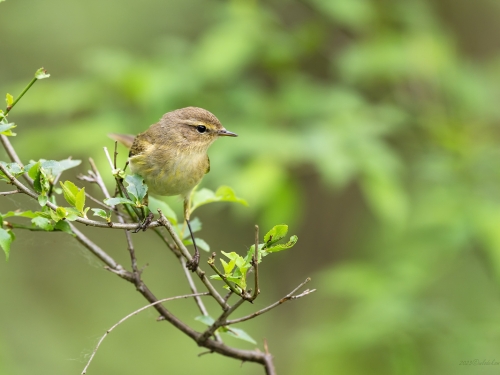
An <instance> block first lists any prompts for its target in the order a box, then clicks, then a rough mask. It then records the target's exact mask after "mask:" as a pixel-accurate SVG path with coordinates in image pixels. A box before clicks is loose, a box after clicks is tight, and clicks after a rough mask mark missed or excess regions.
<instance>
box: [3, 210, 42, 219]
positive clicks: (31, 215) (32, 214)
mask: <svg viewBox="0 0 500 375" xmlns="http://www.w3.org/2000/svg"><path fill="white" fill-rule="evenodd" d="M39 214H40V213H39V212H33V211H9V212H7V213H6V214H4V215H2V216H3V218H4V219H5V218H8V217H12V216H19V217H28V218H30V219H33V218H35V217H37V216H38V215H39Z"/></svg>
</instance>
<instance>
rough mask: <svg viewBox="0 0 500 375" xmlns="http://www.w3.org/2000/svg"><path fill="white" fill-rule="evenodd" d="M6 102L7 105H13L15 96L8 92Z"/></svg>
mask: <svg viewBox="0 0 500 375" xmlns="http://www.w3.org/2000/svg"><path fill="white" fill-rule="evenodd" d="M5 102H6V103H7V107H10V106H12V103H14V97H13V96H12V95H11V94H9V93H7V95H5Z"/></svg>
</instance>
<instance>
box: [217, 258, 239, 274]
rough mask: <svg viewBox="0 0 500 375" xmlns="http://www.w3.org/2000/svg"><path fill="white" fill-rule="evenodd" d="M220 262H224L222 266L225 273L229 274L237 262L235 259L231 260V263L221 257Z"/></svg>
mask: <svg viewBox="0 0 500 375" xmlns="http://www.w3.org/2000/svg"><path fill="white" fill-rule="evenodd" d="M220 262H221V263H222V267H223V268H224V274H225V275H229V274H230V273H231V271H232V270H233V268H234V266H235V264H236V261H235V260H234V259H233V260H231V261H230V262H229V263H226V261H225V260H224V259H222V258H221V259H220Z"/></svg>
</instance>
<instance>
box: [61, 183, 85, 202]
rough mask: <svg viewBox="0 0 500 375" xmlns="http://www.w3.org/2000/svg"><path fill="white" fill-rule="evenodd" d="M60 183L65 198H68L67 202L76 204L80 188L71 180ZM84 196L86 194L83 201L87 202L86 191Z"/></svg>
mask: <svg viewBox="0 0 500 375" xmlns="http://www.w3.org/2000/svg"><path fill="white" fill-rule="evenodd" d="M60 184H61V187H62V189H63V193H64V199H66V202H68V203H69V204H70V205H71V206H75V205H76V196H77V195H78V193H79V192H80V189H78V187H77V186H76V185H75V184H74V183H72V182H71V181H65V182H64V183H62V182H60ZM82 190H83V189H82ZM83 196H84V200H83V201H84V203H85V193H84V195H83Z"/></svg>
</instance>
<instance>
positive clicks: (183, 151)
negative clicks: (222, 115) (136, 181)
mask: <svg viewBox="0 0 500 375" xmlns="http://www.w3.org/2000/svg"><path fill="white" fill-rule="evenodd" d="M221 136H229V137H237V134H235V133H232V132H230V131H227V130H226V129H225V128H224V127H223V126H222V125H221V123H220V121H219V120H218V119H217V117H215V116H214V115H213V114H212V113H210V112H209V111H207V110H205V109H203V108H197V107H186V108H181V109H177V110H175V111H172V112H168V113H165V114H164V115H163V117H162V118H161V119H160V121H159V122H157V123H156V124H153V125H151V126H150V127H149V129H148V130H146V131H145V132H144V133H141V134H139V135H137V136H136V137H134V136H133V135H129V134H110V137H111V138H112V139H114V140H116V141H119V142H121V143H123V144H124V145H125V146H126V147H128V148H130V153H129V159H128V162H129V164H130V169H131V171H132V173H134V174H138V175H139V176H141V177H142V178H143V179H144V182H145V183H146V184H147V186H148V191H149V192H150V193H152V194H157V195H180V196H181V197H182V198H183V199H184V219H185V220H186V222H187V225H188V228H189V232H190V233H191V238H192V240H193V245H194V249H195V253H194V255H193V259H192V260H191V261H189V262H188V264H187V267H188V268H189V269H190V270H191V271H193V272H194V271H195V270H196V268H197V267H198V263H199V260H200V253H199V251H198V248H197V246H196V242H195V240H194V236H193V232H192V231H191V225H190V223H189V208H190V207H189V206H190V201H189V198H190V196H191V191H192V190H193V188H194V187H195V186H196V185H198V184H199V183H200V181H201V179H202V178H203V176H204V175H205V174H206V173H208V172H209V171H210V159H209V158H208V155H207V150H208V148H209V147H210V145H211V144H212V143H213V142H214V141H215V140H216V139H217V138H219V137H221Z"/></svg>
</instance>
